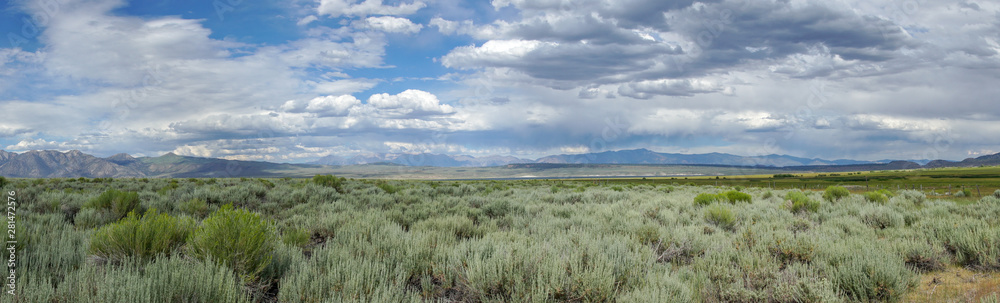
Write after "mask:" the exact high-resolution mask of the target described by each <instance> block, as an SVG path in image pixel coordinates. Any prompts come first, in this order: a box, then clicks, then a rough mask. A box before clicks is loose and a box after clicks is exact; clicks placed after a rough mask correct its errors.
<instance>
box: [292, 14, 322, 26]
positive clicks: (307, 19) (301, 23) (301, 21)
mask: <svg viewBox="0 0 1000 303" xmlns="http://www.w3.org/2000/svg"><path fill="white" fill-rule="evenodd" d="M316 20H319V18H317V17H316V15H309V16H305V17H303V18H302V19H299V22H296V23H295V25H298V26H305V25H309V23H313V21H316Z"/></svg>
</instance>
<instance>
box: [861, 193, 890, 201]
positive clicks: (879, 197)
mask: <svg viewBox="0 0 1000 303" xmlns="http://www.w3.org/2000/svg"><path fill="white" fill-rule="evenodd" d="M864 196H865V200H868V202H875V203H878V204H885V203H886V202H889V197H887V196H886V195H885V194H883V193H880V192H875V191H870V192H866V193H865V194H864Z"/></svg>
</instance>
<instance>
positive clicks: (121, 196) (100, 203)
mask: <svg viewBox="0 0 1000 303" xmlns="http://www.w3.org/2000/svg"><path fill="white" fill-rule="evenodd" d="M139 203H140V201H139V193H137V192H128V191H120V190H116V189H111V190H108V191H105V192H104V193H101V195H100V196H97V198H94V199H92V200H90V201H88V202H87V203H85V204H84V205H83V207H84V208H90V209H94V210H96V211H99V212H107V213H109V214H110V217H111V218H112V220H119V219H121V218H124V217H125V216H127V215H128V214H129V213H130V212H132V211H135V210H141V209H140V205H139Z"/></svg>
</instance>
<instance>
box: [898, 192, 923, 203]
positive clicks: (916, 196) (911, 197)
mask: <svg viewBox="0 0 1000 303" xmlns="http://www.w3.org/2000/svg"><path fill="white" fill-rule="evenodd" d="M899 196H900V197H903V199H906V200H907V201H910V202H912V203H913V204H914V205H923V204H924V202H925V201H927V195H925V194H924V193H922V192H920V191H916V190H904V191H900V192H899Z"/></svg>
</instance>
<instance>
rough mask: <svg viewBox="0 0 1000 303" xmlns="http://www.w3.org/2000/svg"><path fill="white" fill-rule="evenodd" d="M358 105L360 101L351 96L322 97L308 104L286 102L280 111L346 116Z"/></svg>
mask: <svg viewBox="0 0 1000 303" xmlns="http://www.w3.org/2000/svg"><path fill="white" fill-rule="evenodd" d="M360 105H361V100H358V98H355V97H354V96H351V95H340V96H323V97H316V98H313V99H312V100H309V102H299V101H288V102H285V104H284V105H282V106H281V110H283V111H286V112H290V113H305V112H309V113H315V114H318V115H320V116H321V117H326V116H346V115H347V113H348V111H349V110H350V109H351V108H353V107H355V106H360Z"/></svg>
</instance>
